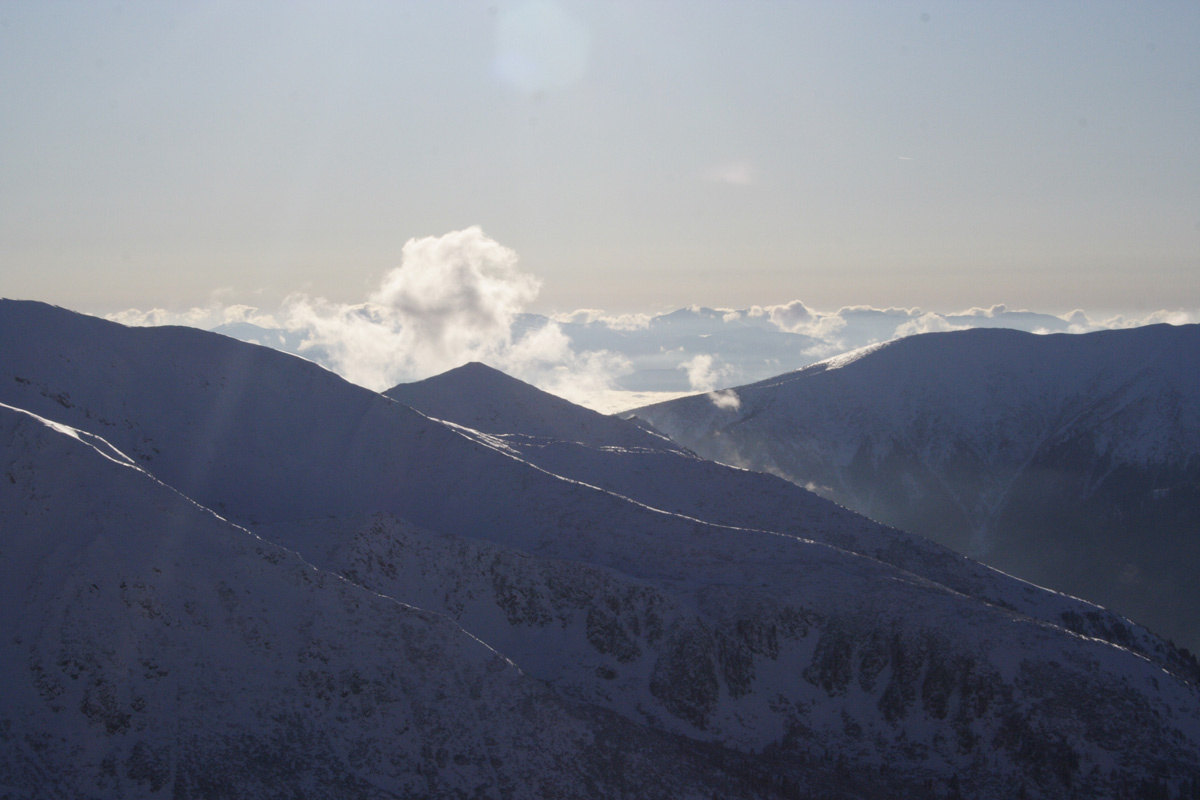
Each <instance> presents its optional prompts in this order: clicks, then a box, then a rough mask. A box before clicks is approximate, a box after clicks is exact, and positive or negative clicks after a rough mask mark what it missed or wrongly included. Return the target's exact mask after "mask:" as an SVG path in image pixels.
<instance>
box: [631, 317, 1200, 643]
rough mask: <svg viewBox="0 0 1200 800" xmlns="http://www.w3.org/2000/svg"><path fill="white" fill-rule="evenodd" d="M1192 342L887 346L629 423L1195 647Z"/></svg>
mask: <svg viewBox="0 0 1200 800" xmlns="http://www.w3.org/2000/svg"><path fill="white" fill-rule="evenodd" d="M1197 375H1200V326H1194V325H1192V326H1168V325H1156V326H1149V327H1145V328H1137V329H1131V330H1122V331H1101V332H1097V333H1090V334H1082V335H1049V336H1035V335H1030V334H1025V333H1020V332H1016V331H1008V330H970V331H960V332H951V333H937V334H926V335H921V336H914V337H910V338H907V339H901V340H897V341H894V342H891V343H888V344H886V345H881V346H876V347H873V348H869V349H866V350H862V351H858V352H857V353H854V354H850V355H848V356H843V357H838V358H835V359H831V360H829V361H827V362H824V363H821V364H817V365H814V366H812V367H808V368H805V369H802V370H799V371H797V372H793V373H790V374H787V375H781V376H779V377H777V378H772V379H769V380H766V381H762V382H760V383H756V384H751V385H749V386H742V387H738V388H736V389H735V392H736V394H737V397H738V399H739V401H740V403H739V405H738V407H737V408H733V407H732V406H731V404H729V403H726V404H725V407H723V408H719V407H717V406H716V405H715V404H714V403H713V402H711V400H710V399H709V398H707V397H704V396H697V397H691V398H686V399H682V400H678V401H674V402H668V403H664V404H660V405H656V406H651V407H647V408H643V409H639V410H637V411H635V412H634V413H636V414H637V415H638V416H639V417H641V418H642V419H645V420H647V421H649V422H650V423H651V424H653V425H654V426H655V427H657V428H658V429H659V430H661V431H663V432H664V433H667V434H668V435H670V436H671V437H672V438H673V439H674V440H675V441H677V442H679V443H681V444H683V445H685V446H687V447H689V448H692V449H693V450H695V451H696V452H698V453H700V454H702V455H705V456H707V457H710V458H715V459H718V460H721V461H725V462H727V463H732V464H738V465H742V466H746V467H750V468H753V469H759V470H766V471H769V472H772V473H774V474H777V475H782V476H785V477H787V478H789V479H790V480H792V481H795V482H796V483H798V484H801V485H806V486H809V487H811V488H814V489H815V490H817V491H819V492H820V493H821V494H822V495H824V496H826V497H830V498H832V499H834V500H836V501H837V502H839V503H842V504H844V505H845V506H847V507H849V508H852V509H854V510H856V511H859V512H861V513H863V514H866V515H868V516H870V517H872V518H874V519H878V520H881V521H883V522H886V523H889V524H892V525H896V526H898V527H901V528H904V529H906V530H910V531H915V532H918V533H922V534H925V535H928V536H930V537H933V538H934V539H936V540H938V541H940V542H942V543H944V544H947V545H949V546H951V547H953V548H955V549H956V550H958V551H960V552H964V553H966V554H968V555H971V556H973V557H976V558H979V559H981V560H983V561H986V562H987V563H989V564H992V565H993V566H996V567H998V568H1000V569H1003V570H1005V571H1007V572H1011V573H1013V574H1015V575H1018V576H1020V577H1023V578H1026V579H1028V580H1031V581H1034V582H1035V583H1039V584H1041V585H1046V586H1052V587H1054V588H1056V589H1059V590H1062V591H1066V592H1069V593H1071V594H1075V595H1079V596H1082V597H1087V598H1089V599H1091V600H1094V601H1097V602H1100V603H1102V604H1104V605H1107V606H1110V607H1112V608H1115V609H1117V610H1119V611H1121V612H1122V613H1124V614H1127V615H1129V616H1131V617H1132V618H1134V619H1136V620H1138V621H1140V622H1142V623H1144V624H1146V625H1148V626H1150V627H1151V628H1152V629H1154V630H1157V631H1159V632H1161V633H1163V634H1166V635H1169V636H1171V637H1172V638H1174V639H1176V640H1178V641H1179V642H1181V643H1183V644H1186V645H1187V646H1188V647H1190V648H1192V649H1197V648H1198V647H1200V622H1198V620H1200V584H1198V583H1197V582H1196V580H1195V575H1196V573H1197V571H1200V380H1197Z"/></svg>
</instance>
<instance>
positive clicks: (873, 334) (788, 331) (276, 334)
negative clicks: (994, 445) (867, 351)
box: [215, 303, 1091, 392]
mask: <svg viewBox="0 0 1200 800" xmlns="http://www.w3.org/2000/svg"><path fill="white" fill-rule="evenodd" d="M576 316H578V317H580V318H578V319H574V318H572V319H568V320H559V321H552V320H551V319H550V318H549V317H546V316H543V315H540V314H521V315H518V317H517V318H516V320H515V321H514V324H513V328H512V336H513V338H514V340H519V339H521V338H522V337H523V336H526V335H527V334H530V333H533V332H536V331H538V330H541V329H542V328H544V327H545V326H547V325H550V324H555V325H557V326H558V327H559V328H560V329H561V330H562V333H563V334H564V335H565V336H566V337H567V340H568V341H569V342H570V345H571V348H572V350H573V351H574V352H576V353H597V352H603V353H609V354H613V355H616V356H619V357H620V358H621V359H624V361H625V362H626V364H627V366H626V367H625V368H624V369H623V370H619V371H617V372H616V373H614V374H613V375H612V376H610V377H611V378H612V379H613V381H614V383H615V386H616V387H617V388H619V389H621V390H626V391H630V392H687V391H696V390H698V389H702V388H710V387H708V386H701V385H699V384H703V383H704V382H705V381H711V382H713V384H714V386H731V385H735V384H739V383H748V382H750V381H756V380H759V379H762V378H767V377H769V376H772V375H777V374H779V373H781V372H785V371H788V370H793V369H799V368H800V367H804V366H807V365H808V364H812V363H813V362H815V361H818V360H820V359H822V358H825V357H826V356H829V355H832V354H833V353H840V352H844V351H847V350H853V349H855V348H858V347H862V346H864V345H868V344H873V343H876V342H882V341H888V340H890V339H892V338H894V337H896V336H902V335H906V334H908V333H914V332H916V331H918V330H920V329H921V326H922V325H930V324H932V325H937V326H943V327H947V328H953V327H976V328H991V327H1004V328H1014V329H1019V330H1026V331H1038V332H1042V333H1061V332H1066V331H1068V330H1071V329H1072V326H1073V325H1074V326H1076V327H1078V326H1084V327H1091V324H1090V323H1088V322H1087V321H1086V318H1083V319H1077V320H1076V321H1075V322H1070V321H1068V320H1065V319H1063V318H1061V317H1057V316H1054V315H1052V314H1042V313H1037V312H1033V311H1009V310H1007V309H1004V308H1003V307H997V308H993V309H986V310H984V309H974V310H973V311H971V312H965V313H960V314H924V313H923V312H921V311H920V310H919V309H904V308H890V309H875V308H867V307H851V308H843V309H841V310H839V311H838V312H837V313H836V314H818V313H816V312H812V311H809V310H808V309H807V308H805V307H804V306H803V304H800V303H792V304H790V305H787V306H772V307H768V308H765V309H764V308H749V309H740V310H730V309H712V308H702V307H699V306H693V307H688V308H680V309H677V310H675V311H672V312H670V313H666V314H658V315H655V316H646V317H638V318H636V319H631V318H626V319H612V318H605V317H600V318H597V319H592V320H587V319H585V318H584V317H586V315H576ZM215 330H216V332H218V333H223V334H225V335H227V336H232V337H234V338H236V339H241V340H242V341H247V342H251V343H254V344H261V345H265V346H268V347H273V348H275V349H277V350H283V351H284V352H288V353H293V354H296V355H302V356H303V357H305V358H308V359H310V360H312V361H316V362H317V363H318V364H322V365H324V366H326V367H330V368H334V367H335V366H336V364H334V362H333V359H331V357H330V353H329V352H328V351H327V350H326V349H325V348H324V347H323V346H322V345H321V343H320V342H319V341H314V340H311V339H310V335H309V333H310V332H308V331H305V330H289V329H284V328H269V327H262V326H259V325H255V324H252V323H249V322H232V323H226V324H223V325H220V326H219V327H217V328H215ZM696 358H702V359H705V360H706V364H707V365H708V366H707V368H706V369H705V370H704V371H703V372H704V373H706V374H702V375H697V374H694V373H693V372H689V369H688V366H687V365H688V363H689V362H693V361H694V359H696Z"/></svg>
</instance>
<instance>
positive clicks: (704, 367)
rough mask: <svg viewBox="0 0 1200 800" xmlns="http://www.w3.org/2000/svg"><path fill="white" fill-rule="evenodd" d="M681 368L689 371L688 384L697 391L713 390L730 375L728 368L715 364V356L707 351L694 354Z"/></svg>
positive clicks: (682, 363)
mask: <svg viewBox="0 0 1200 800" xmlns="http://www.w3.org/2000/svg"><path fill="white" fill-rule="evenodd" d="M679 368H680V369H683V370H686V371H687V376H688V384H689V385H690V386H691V387H692V389H693V390H695V391H697V392H711V391H712V390H713V389H715V388H716V386H717V384H718V383H719V382H720V381H722V380H724V379H725V378H726V377H728V375H729V370H728V369H726V368H724V367H716V366H714V359H713V357H712V356H711V355H709V354H707V353H701V354H699V355H696V356H692V357H691V358H689V359H688V360H687V361H683V362H681V363H680V364H679Z"/></svg>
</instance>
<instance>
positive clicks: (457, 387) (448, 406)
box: [384, 361, 664, 448]
mask: <svg viewBox="0 0 1200 800" xmlns="http://www.w3.org/2000/svg"><path fill="white" fill-rule="evenodd" d="M384 395H386V396H387V397H390V398H392V399H393V400H396V401H398V402H401V403H404V404H405V405H407V406H410V407H412V408H415V409H416V410H417V411H420V412H421V413H423V414H428V415H430V416H433V417H437V418H438V419H443V420H446V421H447V422H453V423H455V424H458V425H465V426H466V427H468V428H474V429H475V430H478V431H482V432H483V433H492V434H524V435H527V436H536V437H545V438H548V439H556V440H565V441H573V442H582V443H585V444H594V445H598V446H599V445H613V444H620V445H623V446H640V447H654V448H661V447H662V446H663V444H664V442H663V440H662V439H661V438H659V437H657V436H652V435H651V434H648V433H646V432H645V431H644V430H643V429H642V428H641V427H640V426H638V425H637V423H634V422H628V421H626V420H622V419H618V418H616V417H610V416H607V415H604V414H601V413H599V412H597V411H593V410H591V409H589V408H584V407H583V406H577V405H575V404H574V403H572V402H570V401H568V400H564V399H563V398H561V397H558V396H557V395H553V394H550V393H549V392H546V391H543V390H541V389H539V388H537V387H536V386H532V385H530V384H528V383H525V382H524V381H521V380H518V379H517V378H514V377H512V376H511V375H507V374H506V373H504V372H501V371H500V370H498V369H496V368H494V367H490V366H488V365H487V364H483V363H480V362H478V361H471V362H469V363H467V364H463V365H462V366H461V367H455V368H454V369H452V370H449V371H447V372H443V373H442V374H440V375H434V376H433V377H432V378H426V379H425V380H421V381H416V382H413V383H402V384H399V385H397V386H393V387H392V388H391V389H388V390H387V391H386V392H384Z"/></svg>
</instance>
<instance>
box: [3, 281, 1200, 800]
mask: <svg viewBox="0 0 1200 800" xmlns="http://www.w3.org/2000/svg"><path fill="white" fill-rule="evenodd" d="M0 342H3V347H0V404H2V405H0V441H2V442H3V449H2V450H0V471H2V475H0V531H2V532H3V533H2V538H0V592H2V593H3V594H2V596H3V603H2V604H0V647H2V648H3V652H4V657H3V660H2V661H0V668H2V675H3V681H0V696H3V699H4V703H3V706H2V707H0V787H2V789H3V792H0V794H5V795H11V796H19V797H26V796H28V797H61V796H121V797H158V796H166V795H170V796H174V797H211V796H238V797H250V798H256V797H278V796H285V795H287V796H322V797H379V798H399V797H418V796H419V797H497V798H499V797H547V796H588V797H628V796H637V797H664V798H666V797H671V798H676V797H685V798H686V797H695V798H709V797H713V796H714V795H716V796H728V797H813V796H822V797H845V798H875V797H879V798H883V797H900V796H902V797H960V796H962V797H967V796H970V797H995V798H1001V797H1004V798H1007V797H1012V796H1015V795H1020V794H1024V795H1025V796H1029V797H1047V798H1050V797H1069V796H1072V795H1077V796H1081V797H1091V796H1111V797H1158V796H1170V797H1194V796H1197V793H1200V688H1198V686H1200V665H1198V664H1197V663H1196V661H1195V660H1194V659H1192V658H1190V657H1188V656H1187V655H1186V654H1185V653H1183V652H1182V651H1180V650H1179V649H1177V648H1175V647H1173V646H1171V645H1170V644H1168V643H1166V642H1164V641H1163V640H1161V639H1159V638H1158V637H1156V636H1155V635H1153V634H1152V633H1150V632H1149V631H1147V630H1145V629H1144V628H1141V627H1140V626H1138V625H1136V624H1133V623H1131V622H1129V621H1128V620H1125V619H1122V618H1121V617H1119V616H1117V615H1115V614H1113V613H1111V612H1109V611H1106V610H1104V609H1102V608H1100V607H1097V606H1094V605H1092V604H1090V603H1086V602H1083V601H1079V600H1075V599H1073V598H1070V597H1066V596H1064V595H1061V594H1057V593H1054V592H1048V591H1045V590H1042V589H1038V588H1036V587H1034V586H1032V585H1029V584H1026V583H1023V582H1021V581H1018V580H1015V579H1013V578H1010V577H1008V576H1006V575H1004V574H1002V573H999V572H996V571H993V570H991V569H989V568H986V567H983V566H982V565H980V564H978V563H976V562H973V561H971V560H969V559H965V558H963V557H961V556H957V555H955V554H953V553H952V552H950V551H948V550H946V549H944V548H942V547H940V546H938V545H936V544H933V543H932V542H929V541H928V540H925V539H923V538H921V537H918V536H913V535H911V534H907V533H904V532H901V531H899V530H895V529H892V528H887V527H884V526H882V525H879V524H877V523H873V522H870V521H868V520H867V519H865V518H863V517H860V516H858V515H856V514H853V513H851V512H849V511H847V510H845V509H843V508H840V507H838V506H837V505H835V504H833V503H831V502H829V501H827V500H823V499H821V498H819V497H817V496H815V495H813V494H811V493H809V492H806V491H804V490H802V489H800V488H798V487H796V486H793V485H791V484H789V483H787V482H785V481H783V480H780V479H778V478H775V477H772V476H769V475H761V474H757V473H753V472H747V471H744V470H738V469H732V468H729V467H725V466H721V465H719V464H715V463H713V462H710V461H704V460H702V459H699V458H697V457H696V456H695V455H693V454H692V453H690V452H688V451H687V450H684V449H682V448H680V447H679V446H677V445H675V444H672V443H670V442H668V441H666V440H665V439H663V438H662V437H661V436H659V435H657V434H655V433H654V432H653V431H649V430H647V429H645V428H643V427H639V426H637V425H635V424H633V423H625V422H622V421H619V420H614V419H610V418H605V417H600V416H598V415H596V414H594V413H593V412H588V411H586V410H583V409H578V408H575V407H572V406H570V405H569V404H564V403H563V402H562V401H559V400H557V399H555V398H549V397H547V396H545V395H544V394H542V393H540V392H538V391H537V390H534V389H532V387H528V386H525V385H523V384H520V383H519V382H516V381H513V380H511V379H509V378H506V377H505V376H502V375H500V374H498V373H495V372H494V371H492V370H489V369H487V368H485V367H481V366H478V365H472V366H468V367H466V368H463V369H460V370H455V371H453V372H451V373H448V374H446V375H443V376H440V377H438V378H435V379H431V380H430V381H426V382H424V383H423V384H421V385H418V386H413V387H396V389H394V390H392V391H390V392H389V394H390V395H392V396H393V397H397V398H403V401H401V400H397V399H392V397H387V396H384V395H380V394H377V393H374V392H370V391H368V390H365V389H362V388H360V387H356V386H353V385H351V384H348V383H346V382H345V381H343V380H341V379H340V378H338V377H337V376H335V375H333V374H332V373H330V372H327V371H325V370H324V369H322V368H320V367H318V366H317V365H315V364H312V363H310V362H307V361H304V360H301V359H296V358H293V357H291V356H288V355H285V354H282V353H279V352H277V351H274V350H271V349H267V348H264V347H256V346H253V345H249V344H245V343H241V342H238V341H235V340H233V339H230V338H227V337H223V336H219V335H216V334H211V333H206V332H202V331H198V330H194V329H187V328H170V327H164V328H149V329H131V328H125V327H123V326H120V325H116V324H113V323H108V322H105V321H102V320H98V319H94V318H90V317H86V316H82V315H78V314H74V313H71V312H68V311H65V310H62V309H57V308H54V307H51V306H46V305H42V304H37V303H23V302H13V301H0ZM406 403H411V404H412V405H407V404H406Z"/></svg>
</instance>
